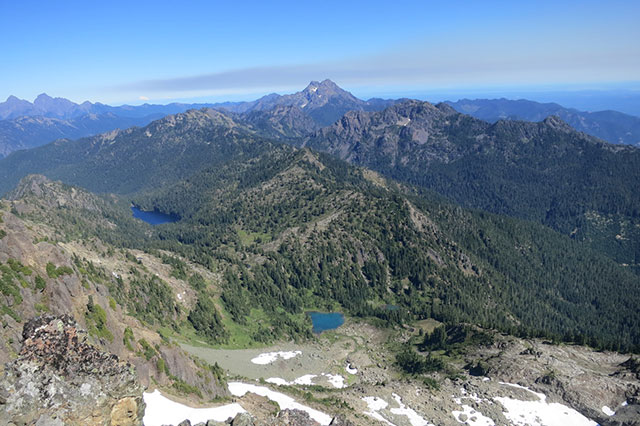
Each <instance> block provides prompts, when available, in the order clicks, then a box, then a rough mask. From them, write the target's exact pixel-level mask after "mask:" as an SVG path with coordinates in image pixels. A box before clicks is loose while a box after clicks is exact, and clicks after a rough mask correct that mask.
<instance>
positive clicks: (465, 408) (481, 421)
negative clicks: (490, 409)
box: [451, 405, 495, 426]
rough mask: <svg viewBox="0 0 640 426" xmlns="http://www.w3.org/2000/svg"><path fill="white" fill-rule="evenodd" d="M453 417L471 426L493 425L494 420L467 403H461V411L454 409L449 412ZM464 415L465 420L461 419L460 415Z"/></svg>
mask: <svg viewBox="0 0 640 426" xmlns="http://www.w3.org/2000/svg"><path fill="white" fill-rule="evenodd" d="M451 414H452V415H453V417H454V418H455V419H456V420H457V421H458V423H463V424H466V425H471V426H495V422H494V421H493V419H492V418H490V417H487V416H485V415H484V414H482V413H481V412H479V411H476V410H474V409H473V408H471V406H469V405H462V411H457V410H454V411H452V412H451ZM462 414H464V415H466V416H467V417H466V420H464V421H463V420H461V418H460V416H461V415H462Z"/></svg>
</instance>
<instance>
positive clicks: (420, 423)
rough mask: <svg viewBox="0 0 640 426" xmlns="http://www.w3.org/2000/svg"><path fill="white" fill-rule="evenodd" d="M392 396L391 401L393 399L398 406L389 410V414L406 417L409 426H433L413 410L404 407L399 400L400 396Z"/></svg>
mask: <svg viewBox="0 0 640 426" xmlns="http://www.w3.org/2000/svg"><path fill="white" fill-rule="evenodd" d="M392 395H393V399H395V400H396V402H397V403H398V405H399V407H398V408H392V409H391V412H392V413H393V414H398V415H401V416H407V417H408V418H409V423H411V426H434V425H433V424H431V423H429V422H428V421H426V420H425V419H423V418H422V417H421V416H420V415H419V414H418V413H416V412H415V410H413V409H412V408H409V407H407V406H406V405H404V404H403V403H402V398H400V395H397V394H395V393H394V394H392Z"/></svg>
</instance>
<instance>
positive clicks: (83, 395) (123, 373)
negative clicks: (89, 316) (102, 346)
mask: <svg viewBox="0 0 640 426" xmlns="http://www.w3.org/2000/svg"><path fill="white" fill-rule="evenodd" d="M22 337H23V339H24V340H23V343H22V349H21V351H20V354H19V356H18V358H17V359H16V360H14V361H12V362H10V363H7V364H6V366H5V370H4V376H3V377H2V379H1V380H0V388H3V389H4V394H3V397H2V398H0V404H2V405H0V409H1V410H0V411H1V412H0V424H9V423H10V422H11V423H14V424H16V425H27V424H34V423H37V424H60V425H111V426H132V425H141V424H142V417H143V415H144V402H143V399H142V392H143V388H142V387H141V386H140V384H139V383H138V381H137V378H136V373H135V369H134V368H133V366H131V365H130V364H129V363H126V362H121V361H120V360H119V359H118V357H117V356H116V355H113V354H109V353H106V352H101V351H100V350H98V349H97V348H95V347H94V346H92V345H90V344H89V343H87V341H86V333H85V332H84V331H83V330H81V329H80V328H79V326H78V324H77V323H76V322H75V321H74V320H73V318H72V317H70V316H68V315H62V316H51V315H45V316H41V317H37V318H34V319H32V320H30V321H28V322H27V323H26V324H25V325H24V328H23V332H22Z"/></svg>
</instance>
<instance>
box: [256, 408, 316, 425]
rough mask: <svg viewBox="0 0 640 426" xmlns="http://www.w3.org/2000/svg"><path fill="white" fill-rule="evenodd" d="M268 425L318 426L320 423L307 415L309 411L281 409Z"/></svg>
mask: <svg viewBox="0 0 640 426" xmlns="http://www.w3.org/2000/svg"><path fill="white" fill-rule="evenodd" d="M269 425H270V426H319V425H320V423H318V422H316V421H315V420H313V419H312V418H311V417H309V413H307V412H306V411H301V410H295V409H294V410H289V409H286V410H282V411H280V412H279V413H278V415H277V416H276V418H275V420H274V421H273V422H271V423H269Z"/></svg>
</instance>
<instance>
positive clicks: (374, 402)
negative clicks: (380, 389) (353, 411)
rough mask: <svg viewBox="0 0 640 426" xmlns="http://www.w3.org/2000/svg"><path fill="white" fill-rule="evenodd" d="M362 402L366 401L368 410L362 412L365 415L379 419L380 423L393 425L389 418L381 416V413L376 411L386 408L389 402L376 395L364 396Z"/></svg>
mask: <svg viewBox="0 0 640 426" xmlns="http://www.w3.org/2000/svg"><path fill="white" fill-rule="evenodd" d="M362 400H363V401H364V402H366V403H367V408H368V409H369V411H365V412H364V414H366V415H367V416H371V417H373V418H374V419H376V420H379V421H381V422H382V423H385V424H388V425H390V426H395V425H394V424H393V423H391V422H390V421H389V420H387V419H385V418H384V417H382V414H380V413H378V411H380V410H384V409H385V408H387V406H388V405H389V404H387V401H385V400H384V399H382V398H378V397H377V396H365V397H363V398H362Z"/></svg>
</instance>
